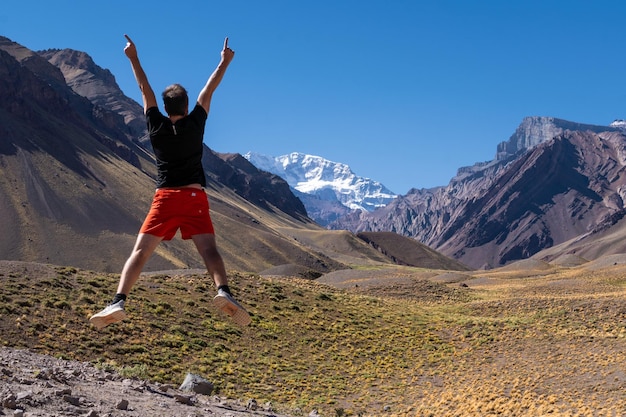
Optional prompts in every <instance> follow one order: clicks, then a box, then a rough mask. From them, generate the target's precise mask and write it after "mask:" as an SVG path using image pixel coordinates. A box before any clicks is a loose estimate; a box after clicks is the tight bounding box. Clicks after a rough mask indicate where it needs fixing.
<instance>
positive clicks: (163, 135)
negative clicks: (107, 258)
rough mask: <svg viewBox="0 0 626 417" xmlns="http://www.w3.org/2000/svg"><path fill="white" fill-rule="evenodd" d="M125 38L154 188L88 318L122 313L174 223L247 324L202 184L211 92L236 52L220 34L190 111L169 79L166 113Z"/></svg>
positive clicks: (223, 300) (223, 302)
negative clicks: (217, 53) (126, 251)
mask: <svg viewBox="0 0 626 417" xmlns="http://www.w3.org/2000/svg"><path fill="white" fill-rule="evenodd" d="M124 36H125V37H126V40H127V41H128V43H127V44H126V47H125V48H124V53H125V54H126V56H127V57H128V59H129V60H130V64H131V67H132V69H133V74H134V75H135V79H136V80H137V84H138V85H139V89H140V90H141V95H142V98H143V108H144V112H145V115H146V121H147V125H148V132H149V134H150V142H151V143H152V148H153V149H154V154H155V156H156V164H157V172H158V176H157V181H156V192H155V195H154V198H153V200H152V205H151V207H150V211H149V212H148V215H147V216H146V218H145V220H144V223H143V225H142V226H141V229H140V231H139V235H138V236H137V240H136V242H135V247H134V248H133V251H132V253H131V254H130V257H129V258H128V260H127V261H126V263H125V264H124V268H123V270H122V274H121V276H120V282H119V285H118V287H117V293H116V294H115V297H114V298H113V301H112V302H111V304H110V305H108V306H107V307H106V308H105V309H104V310H102V311H100V312H99V313H97V314H94V315H93V316H92V317H91V318H90V319H89V320H90V321H91V323H93V325H94V326H96V327H97V328H99V329H100V328H103V327H105V326H107V325H109V324H111V323H116V322H118V321H121V320H123V319H124V318H126V312H125V311H124V303H125V302H126V297H127V296H128V294H129V292H130V290H131V288H132V287H133V285H134V284H135V282H137V279H138V278H139V274H140V273H141V271H142V269H143V267H144V265H145V264H146V262H147V261H148V259H149V258H150V256H151V255H152V253H153V252H154V250H155V249H156V248H157V246H158V245H159V243H160V242H161V241H162V240H171V239H172V238H173V237H174V235H175V234H176V232H177V231H178V229H180V231H181V236H182V238H183V239H192V240H193V243H194V244H195V246H196V248H197V249H198V253H199V254H200V256H201V257H202V259H203V261H204V264H205V265H206V268H207V270H208V272H209V274H211V276H212V277H213V280H214V282H215V285H216V287H217V295H216V296H215V298H214V303H215V305H216V306H217V307H218V308H220V309H221V310H222V311H224V312H225V313H227V314H228V315H229V316H231V317H232V319H233V321H235V322H236V323H238V324H241V325H248V324H250V316H249V314H248V313H247V312H246V310H245V309H244V308H243V307H242V306H241V305H239V303H237V301H235V299H234V298H233V296H232V294H231V292H230V289H229V288H228V279H227V277H226V269H225V267H224V261H223V260H222V256H221V255H220V253H219V252H218V250H217V244H216V241H215V232H214V229H213V223H212V221H211V217H210V214H209V201H208V197H207V194H206V192H205V191H204V187H205V186H206V178H205V175H204V169H203V167H202V150H203V143H202V140H203V136H204V126H205V124H206V120H207V116H208V113H209V108H210V105H211V97H212V96H213V93H214V92H215V90H216V89H217V86H218V85H219V84H220V82H221V81H222V78H223V77H224V74H225V73H226V69H227V68H228V65H229V64H230V62H231V61H232V59H233V57H234V56H235V52H234V51H233V50H232V49H230V48H229V47H228V38H226V39H225V40H224V48H223V49H222V53H221V60H220V63H219V64H218V65H217V68H215V70H214V71H213V73H212V74H211V76H210V77H209V79H208V81H207V83H206V84H205V86H204V87H203V88H202V90H201V91H200V94H199V95H198V100H197V102H196V104H195V106H194V108H193V109H192V111H191V113H189V99H188V96H187V91H186V90H185V88H183V86H181V85H180V84H173V85H171V86H169V87H167V88H166V89H165V91H163V94H162V97H163V104H164V107H165V112H166V113H167V117H166V116H164V115H163V114H162V113H161V112H160V111H159V108H158V106H157V101H156V97H155V95H154V91H153V90H152V87H151V86H150V84H149V83H148V78H147V76H146V74H145V72H144V70H143V68H142V66H141V63H140V62H139V58H138V55H137V48H136V47H135V44H134V43H133V41H132V40H131V39H130V38H129V37H128V35H124Z"/></svg>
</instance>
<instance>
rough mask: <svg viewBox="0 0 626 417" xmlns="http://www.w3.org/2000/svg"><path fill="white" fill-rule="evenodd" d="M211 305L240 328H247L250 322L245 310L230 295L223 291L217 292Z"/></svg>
mask: <svg viewBox="0 0 626 417" xmlns="http://www.w3.org/2000/svg"><path fill="white" fill-rule="evenodd" d="M213 303H214V304H215V305H216V306H217V308H219V309H220V310H222V311H223V312H224V313H226V314H228V315H229V316H230V317H231V318H232V319H233V321H234V322H235V323H237V324H239V325H240V326H247V325H249V324H250V322H251V321H252V319H251V318H250V314H248V312H247V311H246V309H245V308H243V307H242V306H241V305H240V304H239V303H238V302H237V301H235V299H234V298H233V296H232V295H230V294H229V293H227V292H226V291H224V290H218V291H217V295H216V296H215V298H213Z"/></svg>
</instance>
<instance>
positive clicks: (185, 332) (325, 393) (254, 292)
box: [0, 258, 626, 416]
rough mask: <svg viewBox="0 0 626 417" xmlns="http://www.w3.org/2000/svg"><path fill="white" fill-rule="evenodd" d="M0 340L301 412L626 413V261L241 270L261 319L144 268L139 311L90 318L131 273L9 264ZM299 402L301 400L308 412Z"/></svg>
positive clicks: (194, 283)
mask: <svg viewBox="0 0 626 417" xmlns="http://www.w3.org/2000/svg"><path fill="white" fill-rule="evenodd" d="M1 264H2V270H1V272H0V274H1V275H0V279H1V280H2V284H3V285H2V286H1V288H0V343H1V344H3V345H6V346H15V347H27V348H29V349H32V350H34V351H37V352H39V353H46V354H52V355H60V356H63V357H66V358H71V359H76V360H81V361H90V362H92V363H95V364H97V365H98V366H101V367H112V368H115V369H117V370H118V371H119V372H121V373H122V374H123V375H126V376H134V377H140V378H145V379H148V380H150V381H155V382H162V383H172V384H180V382H181V381H182V379H183V378H184V376H185V374H186V373H187V372H194V373H198V374H201V375H203V376H205V377H206V378H207V379H209V380H211V381H213V382H214V383H215V385H216V390H217V393H218V394H219V395H221V396H225V397H231V398H241V399H246V398H255V399H257V401H258V402H259V403H264V402H266V401H272V403H274V404H275V406H276V407H277V409H279V410H280V411H281V412H284V413H286V414H292V415H297V414H299V413H300V414H304V415H307V414H308V413H309V412H310V410H313V409H317V410H319V411H320V413H321V414H322V415H326V416H333V415H381V414H385V415H415V416H491V415H493V416H496V415H498V416H541V415H552V416H621V415H624V410H626V366H625V365H624V364H625V363H626V357H625V356H626V349H625V348H626V298H625V295H626V293H625V291H626V265H625V264H624V263H623V262H622V259H617V258H611V259H607V260H604V261H602V262H594V263H584V264H582V265H579V266H573V267H570V266H552V265H548V264H544V263H540V262H526V263H520V264H519V265H518V266H512V267H507V268H503V269H501V270H494V271H487V272H484V271H483V272H459V273H454V272H449V271H436V270H420V269H416V268H393V269H390V268H386V269H377V268H374V267H367V268H365V267H364V268H363V269H359V270H350V271H345V272H342V273H340V272H335V273H332V274H329V275H328V276H326V277H323V278H321V280H322V281H324V283H318V282H312V281H306V280H301V279H293V278H285V277H281V278H278V277H274V278H272V277H260V276H256V275H249V274H245V275H244V274H233V278H232V282H233V287H234V288H235V290H236V292H237V295H238V297H239V298H240V299H241V300H243V301H244V303H245V304H246V305H247V306H248V307H249V309H250V311H251V313H252V315H253V323H252V325H251V326H250V327H248V328H243V329H242V328H238V327H236V326H235V325H233V324H231V323H230V322H229V321H228V319H226V318H225V317H223V316H222V315H220V314H219V313H218V312H216V311H215V310H214V309H213V307H212V306H211V304H210V299H211V298H212V295H213V293H214V290H213V288H212V286H211V285H209V284H208V283H207V281H206V279H205V278H203V277H202V276H200V275H195V274H182V273H173V272H170V273H167V274H163V275H151V276H145V277H143V278H142V280H141V281H140V283H139V284H138V286H137V287H136V289H135V290H134V292H133V294H132V297H131V299H130V300H129V303H128V312H129V314H130V320H128V321H126V322H123V323H121V324H118V325H114V326H110V327H109V328H106V329H105V330H104V331H102V332H100V333H98V332H96V331H95V330H94V329H92V328H90V327H89V326H88V325H87V322H86V319H87V317H88V316H89V315H90V314H91V313H92V312H94V311H96V310H97V309H99V308H100V307H101V306H102V303H104V302H105V301H106V300H108V297H109V296H110V293H111V291H112V290H113V289H114V287H115V284H116V282H117V276H114V275H104V274H98V273H93V272H89V271H81V270H76V269H73V268H64V267H53V266H40V265H35V264H21V263H7V262H4V263H1ZM297 409H299V410H301V412H298V411H296V410H297Z"/></svg>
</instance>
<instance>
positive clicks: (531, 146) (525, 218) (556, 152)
mask: <svg viewBox="0 0 626 417" xmlns="http://www.w3.org/2000/svg"><path fill="white" fill-rule="evenodd" d="M570 129H574V130H570ZM552 135H554V136H552ZM625 143H626V137H625V136H624V135H623V134H622V133H621V132H620V131H619V129H617V128H612V127H607V126H589V125H581V124H577V123H572V122H567V121H562V120H559V119H554V118H536V117H533V118H527V119H525V120H524V121H523V123H522V124H521V125H520V127H519V128H518V129H517V131H516V132H515V134H514V135H513V136H511V139H510V140H509V142H506V143H502V144H500V145H499V146H498V157H497V158H496V159H494V160H493V161H491V162H486V163H481V164H476V165H475V166H473V167H467V168H462V169H460V170H459V173H458V175H457V176H456V177H455V178H453V179H452V180H451V181H450V183H449V184H448V185H447V186H446V187H439V188H434V189H428V190H426V189H421V190H417V189H413V190H411V191H410V192H409V193H408V194H407V195H406V196H403V197H400V198H398V199H397V200H396V201H394V202H392V203H391V204H389V205H388V206H387V207H385V208H383V209H380V210H378V211H376V212H373V213H369V214H367V213H361V214H355V215H352V216H351V217H348V218H346V219H342V221H340V222H337V223H336V224H334V225H333V227H334V228H347V229H349V230H353V231H355V232H361V231H382V230H387V231H394V232H396V233H400V234H403V235H405V236H411V237H414V238H416V239H417V240H419V241H421V242H423V243H425V244H427V245H429V246H430V247H432V248H434V249H436V250H438V251H440V252H441V253H443V254H446V255H448V256H451V257H453V258H454V259H457V260H459V261H461V262H463V263H464V264H466V265H469V266H471V267H474V268H492V267H497V266H500V265H504V264H506V263H509V262H511V261H514V260H519V259H524V258H527V257H530V256H532V255H535V254H537V253H538V252H540V251H541V250H543V249H546V248H549V247H552V246H554V245H557V244H560V243H562V242H565V241H567V240H569V239H572V238H574V237H576V236H578V235H581V234H584V233H586V232H588V231H590V230H593V229H595V228H597V227H598V226H599V225H601V224H606V222H607V221H611V222H615V221H616V220H617V219H619V218H621V216H623V210H624V206H625V204H624V190H625V188H626V176H625V175H624V167H625V165H626V152H625V150H624V146H625ZM611 219H612V220H611Z"/></svg>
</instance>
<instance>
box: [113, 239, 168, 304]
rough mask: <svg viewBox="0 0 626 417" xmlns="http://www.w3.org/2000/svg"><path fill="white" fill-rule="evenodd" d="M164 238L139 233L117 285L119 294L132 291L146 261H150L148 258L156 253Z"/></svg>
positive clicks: (126, 293)
mask: <svg viewBox="0 0 626 417" xmlns="http://www.w3.org/2000/svg"><path fill="white" fill-rule="evenodd" d="M162 240H163V238H162V237H158V236H154V235H149V234H145V233H139V235H138V236H137V241H136V242H135V247H134V248H133V251H132V252H131V254H130V256H129V257H128V259H127V260H126V263H125V264H124V268H123V269H122V275H121V276H120V283H119V285H118V286H117V293H118V294H124V295H128V294H129V293H130V290H131V288H132V287H133V285H135V283H136V282H137V279H139V275H140V274H141V271H142V270H143V267H144V266H145V265H146V262H148V259H150V256H152V253H154V250H155V249H156V248H157V246H159V243H161V241H162Z"/></svg>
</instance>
